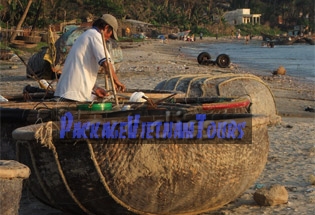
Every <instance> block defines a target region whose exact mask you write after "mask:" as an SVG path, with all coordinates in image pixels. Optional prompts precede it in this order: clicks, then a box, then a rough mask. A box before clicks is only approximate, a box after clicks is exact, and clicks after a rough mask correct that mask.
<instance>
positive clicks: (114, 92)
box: [101, 30, 119, 106]
mask: <svg viewBox="0 0 315 215" xmlns="http://www.w3.org/2000/svg"><path fill="white" fill-rule="evenodd" d="M101 34H102V41H103V47H104V52H105V57H106V62H107V66H108V71H109V77H110V82H111V84H112V88H113V94H114V98H115V102H116V105H117V106H118V105H119V103H118V97H117V95H116V88H115V83H114V79H113V74H112V72H111V69H110V63H111V62H110V61H109V56H108V53H107V49H106V40H105V37H104V31H103V30H101ZM104 77H105V86H106V85H107V83H106V80H107V77H106V72H105V73H104Z"/></svg>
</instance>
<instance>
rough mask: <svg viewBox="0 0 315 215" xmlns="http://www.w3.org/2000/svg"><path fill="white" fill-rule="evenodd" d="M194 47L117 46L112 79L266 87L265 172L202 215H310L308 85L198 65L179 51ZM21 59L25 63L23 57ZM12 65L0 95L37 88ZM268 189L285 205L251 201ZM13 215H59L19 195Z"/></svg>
mask: <svg viewBox="0 0 315 215" xmlns="http://www.w3.org/2000/svg"><path fill="white" fill-rule="evenodd" d="M198 42H200V41H196V42H184V41H167V42H166V43H162V42H161V41H158V40H148V41H145V42H142V43H123V44H121V45H122V47H124V49H123V54H124V61H123V62H122V63H120V64H119V65H118V67H119V70H118V76H119V78H120V79H121V81H122V82H123V83H124V84H126V86H127V88H128V89H153V88H154V87H155V86H156V85H157V84H158V83H159V82H161V81H163V80H165V79H168V78H169V77H171V76H174V75H182V74H209V75H211V74H221V73H225V72H233V73H244V74H246V73H250V74H256V75H258V76H259V77H261V78H262V79H263V80H264V81H265V82H266V83H268V85H269V86H270V88H271V90H272V92H273V93H274V96H275V101H276V106H277V110H278V112H279V114H280V115H281V116H282V121H281V122H280V123H279V124H277V125H274V126H270V127H269V128H268V132H269V139H270V152H269V155H268V161H267V164H266V167H265V169H264V171H263V172H262V174H261V175H260V177H259V178H258V179H257V181H256V183H255V184H253V185H252V187H250V188H249V189H248V190H247V191H246V192H245V193H243V194H242V195H241V196H240V197H239V198H237V199H235V201H233V202H231V203H229V204H227V205H226V206H224V207H222V208H221V209H219V210H218V211H215V212H208V213H204V214H314V205H315V186H314V185H311V183H310V180H309V177H310V175H315V115H314V114H315V113H312V112H308V111H305V108H307V107H312V108H315V93H314V92H315V89H314V85H313V84H312V83H306V82H300V81H299V80H297V79H296V78H293V77H289V76H272V74H271V72H272V71H270V74H269V73H264V75H263V76H262V75H261V73H260V72H259V71H252V70H250V69H247V70H245V69H240V68H239V66H238V65H234V64H233V59H231V61H232V64H231V68H227V69H221V68H219V67H217V66H201V65H198V63H197V60H196V57H191V56H187V55H185V53H183V52H182V51H181V47H183V46H187V45H189V46H190V45H194V44H196V43H198ZM202 42H208V43H212V42H216V40H213V39H210V38H208V39H207V38H206V39H205V40H203V41H202ZM225 42H235V41H229V40H225ZM237 42H240V41H237ZM23 57H25V59H27V58H28V57H29V55H25V56H23ZM14 60H16V62H15V63H14V65H15V66H16V67H17V68H16V67H14V68H12V69H10V67H12V62H11V63H10V62H4V61H2V62H1V72H0V78H1V85H0V94H1V95H13V94H16V93H21V92H22V90H23V87H24V86H26V85H27V84H31V85H34V86H37V83H36V82H35V81H33V80H30V79H26V75H25V74H26V72H25V66H24V65H23V64H21V63H20V62H18V59H13V61H14ZM278 66H279V65H275V66H274V68H275V69H276V68H277V67H278ZM98 84H99V85H100V86H104V79H103V75H102V74H100V75H99V79H98ZM273 184H280V185H283V186H285V188H286V189H287V191H288V193H289V201H288V203H287V204H282V205H278V206H272V207H268V206H263V207H262V206H259V205H257V204H256V203H255V201H254V200H253V197H252V196H253V193H254V192H255V190H256V189H257V188H258V187H263V186H265V187H267V186H270V185H273ZM19 214H20V215H28V214H35V215H36V214H40V215H59V214H65V213H63V212H61V211H58V210H55V209H52V208H50V207H49V206H46V205H44V204H42V203H40V202H39V201H37V200H36V199H35V198H34V197H33V196H32V195H31V194H30V193H29V192H27V190H25V191H24V192H23V197H22V199H21V204H20V213H19Z"/></svg>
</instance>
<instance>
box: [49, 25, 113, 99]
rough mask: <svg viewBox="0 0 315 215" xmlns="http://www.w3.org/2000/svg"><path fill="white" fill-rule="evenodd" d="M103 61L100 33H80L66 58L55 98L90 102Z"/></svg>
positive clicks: (92, 31)
mask: <svg viewBox="0 0 315 215" xmlns="http://www.w3.org/2000/svg"><path fill="white" fill-rule="evenodd" d="M107 53H108V52H107ZM108 54H109V53H108ZM108 56H109V55H108ZM109 59H110V56H109ZM105 60H106V58H105V53H104V46H103V42H102V35H101V33H100V32H99V31H98V30H97V29H95V28H91V29H89V30H87V31H85V32H84V33H82V34H81V35H80V36H79V37H78V39H77V40H76V41H75V43H74V44H73V46H72V48H71V50H70V52H69V54H68V56H67V59H66V62H65V64H64V67H63V70H62V74H61V76H60V79H59V81H58V84H57V87H56V91H55V96H58V97H62V98H66V99H71V100H75V101H80V102H84V101H91V100H92V94H91V93H92V89H93V87H94V85H95V83H96V79H97V73H98V69H99V65H101V64H102V63H103V62H104V61H105Z"/></svg>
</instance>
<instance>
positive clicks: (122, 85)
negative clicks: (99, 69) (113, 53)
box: [102, 61, 126, 91]
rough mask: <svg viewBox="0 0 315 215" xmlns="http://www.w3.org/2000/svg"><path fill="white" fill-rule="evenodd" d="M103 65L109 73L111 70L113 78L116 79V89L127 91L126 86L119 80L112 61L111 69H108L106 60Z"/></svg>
mask: <svg viewBox="0 0 315 215" xmlns="http://www.w3.org/2000/svg"><path fill="white" fill-rule="evenodd" d="M102 66H103V67H104V68H105V72H106V73H107V74H109V72H111V74H112V76H113V80H114V84H115V87H116V89H117V90H120V91H125V90H126V86H125V85H124V84H122V83H121V82H120V81H119V79H118V77H117V75H116V72H115V69H114V67H113V65H112V64H111V63H110V64H109V70H110V71H108V65H107V61H104V63H103V64H102Z"/></svg>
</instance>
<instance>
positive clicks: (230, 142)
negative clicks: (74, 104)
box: [12, 114, 269, 214]
mask: <svg viewBox="0 0 315 215" xmlns="http://www.w3.org/2000/svg"><path fill="white" fill-rule="evenodd" d="M204 116H205V117H206V118H205V120H204V121H203V122H202V123H201V124H199V123H196V124H194V127H193V131H197V130H195V129H197V127H198V129H199V128H201V130H200V129H199V130H198V131H200V132H201V134H202V135H203V136H202V138H198V132H197V133H195V132H193V136H190V137H191V138H183V136H182V138H180V137H178V136H177V137H178V138H175V130H176V129H178V127H176V126H175V128H174V127H173V129H175V130H173V132H174V133H172V134H173V135H174V136H168V138H162V139H159V138H157V136H155V138H149V137H148V136H141V135H142V131H143V128H144V127H143V123H149V122H162V126H161V131H162V129H165V128H166V127H167V126H169V124H167V123H170V122H174V123H175V122H177V123H180V122H181V123H183V125H184V123H187V122H192V121H193V120H196V119H197V118H196V117H197V116H196V115H190V114H189V115H185V116H181V117H180V116H168V120H166V118H165V116H163V117H162V116H142V115H141V117H140V119H139V122H141V123H142V126H139V127H138V130H137V129H136V131H137V132H136V134H137V135H136V136H133V138H129V135H127V136H128V138H127V137H125V138H123V137H121V138H114V137H112V138H108V137H109V136H105V137H106V138H100V137H101V135H102V134H104V133H102V132H104V127H106V126H107V125H108V124H107V123H111V124H113V123H115V122H116V123H117V122H120V123H118V124H119V125H121V123H122V120H123V121H126V120H127V119H126V118H123V119H122V118H120V119H119V118H112V119H91V120H92V121H91V122H90V123H94V125H96V123H97V122H99V123H100V125H103V128H102V129H100V130H99V131H100V133H98V134H99V135H100V136H99V138H96V137H95V136H94V138H91V133H93V132H92V130H89V131H87V133H85V134H86V138H73V137H75V136H73V135H74V134H77V133H78V132H77V131H74V130H72V129H74V127H71V125H70V127H71V128H72V129H70V130H69V133H67V134H66V135H65V136H62V135H61V136H60V132H61V130H62V129H61V126H62V124H61V123H60V122H47V123H44V124H37V125H30V126H26V127H21V128H18V129H16V130H15V131H14V132H13V134H12V135H13V137H14V138H15V139H17V140H18V143H19V146H20V147H21V149H20V150H19V151H20V161H21V162H23V163H25V164H27V165H29V166H30V168H31V171H32V174H31V177H30V186H31V190H32V192H33V193H34V195H35V196H36V197H37V198H39V199H40V200H41V201H43V202H45V203H47V204H49V205H51V206H53V207H55V208H58V209H60V210H63V211H65V212H70V213H76V214H130V211H131V212H133V213H136V214H199V213H202V212H206V211H211V210H215V209H217V208H220V207H222V206H223V205H225V204H227V203H229V202H230V201H233V200H234V199H235V198H237V197H238V196H239V195H240V194H242V193H243V192H244V191H245V190H246V189H248V188H249V187H250V186H251V185H252V184H253V183H254V182H255V180H256V179H257V178H258V176H259V175H260V173H261V172H262V170H263V169H264V167H265V164H266V161H267V155H268V150H269V140H268V133H267V123H268V119H267V118H266V117H264V116H253V115H251V114H232V115H231V114H222V115H220V114H217V115H204ZM129 117H131V116H129ZM132 117H134V118H133V119H134V120H135V117H136V116H132ZM172 117H174V118H172ZM128 120H129V118H128ZM85 122H86V121H84V122H83V121H82V122H80V123H81V124H82V125H83V124H84V123H85ZM223 122H226V123H227V125H229V124H230V123H232V122H233V123H236V124H235V125H241V124H242V123H244V122H245V124H246V126H244V127H243V128H244V130H243V134H244V136H243V137H242V138H241V139H238V138H233V139H224V138H219V137H218V136H216V137H214V138H212V139H211V138H209V136H208V138H207V137H206V136H204V135H205V134H208V133H207V132H208V131H209V125H210V124H211V123H215V124H216V125H219V123H223ZM75 123H77V122H76V121H75V122H73V125H74V124H75ZM134 123H135V122H134ZM118 124H115V126H114V127H115V128H117V127H119V125H118ZM76 125H78V124H76ZM177 125H182V124H177ZM207 125H208V126H207ZM211 125H213V124H211ZM243 125H244V124H243ZM200 126H202V127H200ZM70 127H69V128H70ZM241 127H242V126H241ZM94 128H95V127H94ZM182 128H184V126H183V127H182ZM105 130H106V129H105ZM127 131H128V132H127V133H128V134H129V132H135V130H128V129H127ZM177 131H178V130H177ZM105 133H106V132H105ZM93 134H94V135H95V132H94V133H93ZM138 134H139V135H138ZM156 135H157V133H156ZM177 135H178V133H177ZM196 135H197V136H196ZM185 137H187V136H185ZM221 137H222V136H221Z"/></svg>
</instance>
